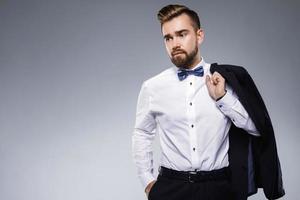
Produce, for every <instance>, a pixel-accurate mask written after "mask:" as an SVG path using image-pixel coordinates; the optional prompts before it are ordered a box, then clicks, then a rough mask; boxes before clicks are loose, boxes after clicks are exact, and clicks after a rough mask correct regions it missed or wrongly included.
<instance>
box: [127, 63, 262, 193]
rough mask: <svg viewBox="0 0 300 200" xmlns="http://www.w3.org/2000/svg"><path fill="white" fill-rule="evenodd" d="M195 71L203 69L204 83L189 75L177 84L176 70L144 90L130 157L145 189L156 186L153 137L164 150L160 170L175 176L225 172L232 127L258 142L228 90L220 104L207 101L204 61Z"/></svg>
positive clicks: (154, 79)
mask: <svg viewBox="0 0 300 200" xmlns="http://www.w3.org/2000/svg"><path fill="white" fill-rule="evenodd" d="M199 66H203V69H204V76H203V77H198V76H194V75H189V76H188V77H187V78H186V79H184V80H182V81H180V80H179V79H178V76H177V70H178V68H177V67H175V66H174V67H171V68H169V69H166V70H165V71H163V72H161V73H160V74H158V75H156V76H154V77H152V78H151V79H149V80H147V81H145V82H144V83H143V85H142V88H141V91H140V94H139V97H138V103H137V111H136V122H135V127H134V131H133V136H132V152H133V160H134V162H135V164H136V166H137V171H138V176H139V178H140V180H141V182H142V185H143V186H144V187H146V186H147V185H148V184H149V183H150V182H151V181H153V180H155V178H154V176H153V149H152V143H153V140H154V136H155V134H156V133H157V134H158V135H159V139H160V146H161V150H162V156H161V161H160V165H161V166H164V167H167V168H171V169H174V170H179V171H194V170H203V171H209V170H214V169H220V168H222V167H226V166H228V165H229V161H228V148H229V139H228V131H229V128H230V126H231V123H234V124H235V126H237V127H239V128H243V129H244V130H246V131H247V132H248V133H249V134H252V135H255V136H259V133H258V132H257V130H256V127H255V125H254V123H253V122H252V120H251V119H250V117H249V116H248V113H247V111H246V110H245V109H244V107H243V106H242V104H241V103H240V101H239V100H238V98H237V96H236V94H235V93H234V92H233V91H232V89H231V88H230V86H229V85H227V84H226V90H227V93H226V94H225V96H224V97H222V98H221V99H220V100H219V101H217V102H216V101H215V100H214V99H212V98H211V97H210V95H209V93H208V89H207V86H206V83H205V76H206V75H207V74H209V75H211V73H210V64H209V63H205V61H204V59H203V58H202V59H201V62H200V63H199V64H198V65H197V66H195V68H196V67H199Z"/></svg>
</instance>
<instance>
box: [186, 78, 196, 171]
mask: <svg viewBox="0 0 300 200" xmlns="http://www.w3.org/2000/svg"><path fill="white" fill-rule="evenodd" d="M195 78H196V77H195V76H193V75H191V76H188V82H187V83H188V86H187V88H188V89H187V98H186V104H187V115H188V123H189V137H190V138H189V140H190V152H191V162H192V169H197V164H198V156H197V134H196V130H197V127H196V120H195V119H196V112H195V106H194V97H195V92H196V85H195V80H196V79H195Z"/></svg>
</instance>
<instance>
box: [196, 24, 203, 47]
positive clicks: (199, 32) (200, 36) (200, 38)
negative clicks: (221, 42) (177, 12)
mask: <svg viewBox="0 0 300 200" xmlns="http://www.w3.org/2000/svg"><path fill="white" fill-rule="evenodd" d="M196 37H197V41H198V45H200V44H202V42H203V40H204V30H203V29H202V28H200V29H198V30H197V32H196Z"/></svg>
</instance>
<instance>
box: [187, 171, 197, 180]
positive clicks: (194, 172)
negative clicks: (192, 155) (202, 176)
mask: <svg viewBox="0 0 300 200" xmlns="http://www.w3.org/2000/svg"><path fill="white" fill-rule="evenodd" d="M188 174H189V182H190V183H194V182H195V181H194V180H192V179H191V176H192V175H195V174H197V172H196V171H190V172H188Z"/></svg>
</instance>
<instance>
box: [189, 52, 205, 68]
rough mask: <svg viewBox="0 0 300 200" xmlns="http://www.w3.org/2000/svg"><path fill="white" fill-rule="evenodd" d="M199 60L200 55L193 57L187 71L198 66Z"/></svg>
mask: <svg viewBox="0 0 300 200" xmlns="http://www.w3.org/2000/svg"><path fill="white" fill-rule="evenodd" d="M201 60H202V58H201V56H200V54H198V55H197V56H195V59H194V60H193V62H192V63H191V65H189V68H188V69H193V68H194V67H195V66H196V65H198V64H199V63H200V62H201Z"/></svg>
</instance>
